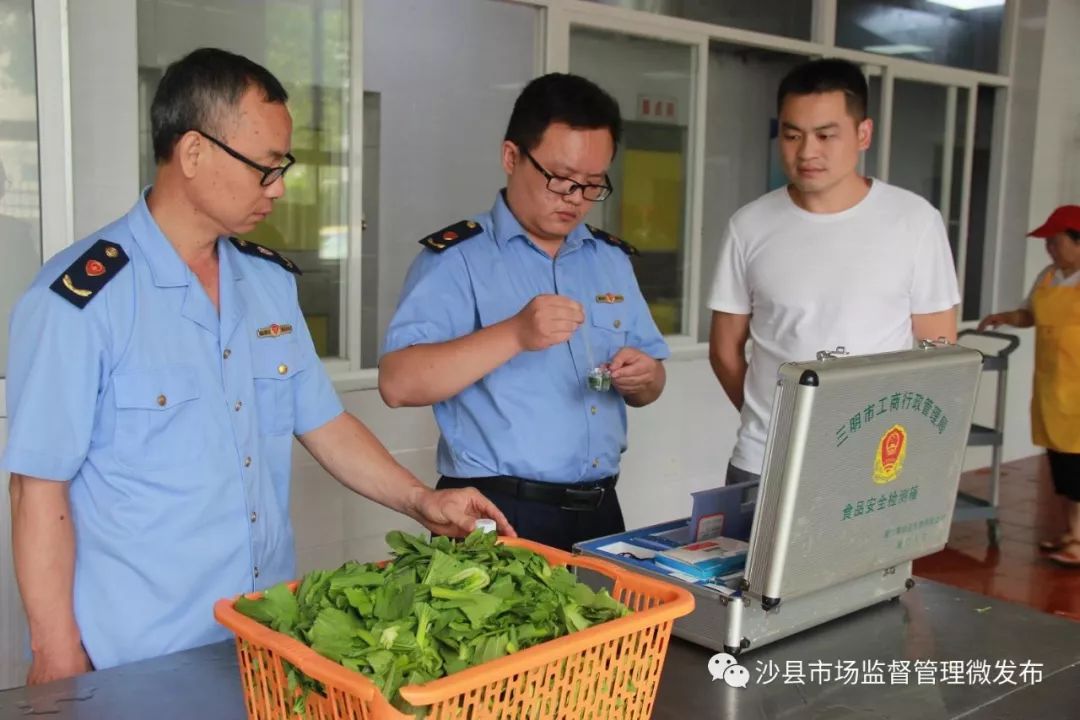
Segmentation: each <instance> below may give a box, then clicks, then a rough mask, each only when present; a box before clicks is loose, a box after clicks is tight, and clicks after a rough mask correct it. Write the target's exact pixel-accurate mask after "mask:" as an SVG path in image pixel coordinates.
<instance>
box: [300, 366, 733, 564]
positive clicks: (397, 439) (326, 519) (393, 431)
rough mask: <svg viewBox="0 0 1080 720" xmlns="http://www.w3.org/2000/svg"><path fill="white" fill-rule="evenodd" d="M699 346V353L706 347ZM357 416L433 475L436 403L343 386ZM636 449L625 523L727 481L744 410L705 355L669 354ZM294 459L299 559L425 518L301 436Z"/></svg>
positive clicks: (312, 559) (360, 553)
mask: <svg viewBox="0 0 1080 720" xmlns="http://www.w3.org/2000/svg"><path fill="white" fill-rule="evenodd" d="M699 354H700V353H699ZM343 399H344V402H345V406H346V409H348V410H349V411H350V412H352V413H353V414H354V415H356V416H357V417H359V418H360V419H361V420H362V421H363V422H364V423H365V424H367V425H368V427H370V428H371V429H372V431H374V432H375V434H376V435H377V436H378V437H379V439H380V440H381V441H382V442H383V443H384V444H385V445H386V446H387V448H388V449H389V450H390V451H391V453H393V455H394V457H395V458H396V459H397V461H398V462H400V463H401V464H402V465H404V466H405V467H406V468H408V469H409V470H410V471H412V472H413V474H415V475H416V476H417V477H419V478H420V479H421V480H423V481H424V482H427V483H429V484H434V483H435V480H436V479H437V475H436V473H435V444H436V442H437V440H438V430H437V428H436V426H435V422H434V419H433V418H432V414H431V410H430V409H426V408H403V409H399V410H390V409H389V408H387V407H386V406H385V405H383V403H382V400H381V399H380V398H379V395H378V392H377V391H375V390H360V391H355V392H349V393H345V394H344V396H343ZM629 416H630V441H629V442H630V449H629V450H628V451H627V453H626V455H625V456H624V459H623V468H622V469H623V472H622V476H621V479H620V481H619V496H620V498H621V500H622V504H623V512H624V513H625V515H626V521H627V524H628V525H630V526H641V525H644V524H646V523H653V522H659V521H661V520H670V519H674V518H677V517H682V516H684V515H687V514H689V512H690V499H689V494H690V492H691V491H692V490H698V489H703V488H706V487H712V486H715V485H718V484H720V483H722V482H723V477H724V471H725V468H726V466H727V459H728V455H729V454H730V449H731V446H732V444H733V443H734V438H735V429H736V427H737V423H738V417H737V415H736V413H735V410H734V409H733V408H732V407H731V406H730V404H729V403H728V401H727V398H726V397H724V395H723V393H722V391H721V390H720V386H719V385H718V384H717V382H716V380H715V379H714V378H713V376H712V371H711V369H710V368H709V364H708V362H707V361H706V360H705V359H704V358H702V357H698V358H696V359H692V360H676V361H671V362H669V366H668V386H667V390H666V391H665V392H664V395H663V396H662V397H661V398H660V400H658V401H657V402H656V403H654V404H653V405H651V406H649V407H647V408H641V409H630V410H629ZM294 457H295V460H294V462H293V495H292V498H293V521H294V523H295V530H296V545H297V556H298V563H299V569H300V570H301V571H306V570H310V569H312V568H315V567H330V566H333V565H335V564H337V563H340V562H342V559H358V560H365V561H366V560H378V559H381V558H383V557H384V556H385V555H386V543H385V541H384V537H385V535H386V533H387V532H388V531H390V530H394V529H401V530H407V531H418V530H420V527H419V526H418V525H417V524H416V523H414V522H412V521H411V520H409V519H407V518H405V517H404V516H402V515H398V514H396V513H394V512H392V511H390V510H387V509H385V508H382V507H380V506H378V505H375V504H374V503H371V502H369V501H367V500H365V499H363V498H361V497H358V496H356V495H354V494H353V493H351V492H350V491H349V490H347V489H345V488H343V487H341V486H340V485H338V484H337V483H336V482H334V481H333V480H332V479H331V478H330V477H329V476H328V475H327V474H326V473H325V472H324V471H323V470H322V469H321V468H320V467H319V466H318V465H316V464H315V463H314V461H312V460H311V458H310V457H309V456H308V455H307V453H306V452H305V451H304V450H303V448H301V447H300V446H299V445H297V447H296V453H295V455H294Z"/></svg>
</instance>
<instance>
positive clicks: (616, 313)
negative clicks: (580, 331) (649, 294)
mask: <svg viewBox="0 0 1080 720" xmlns="http://www.w3.org/2000/svg"><path fill="white" fill-rule="evenodd" d="M589 324H590V325H591V328H590V338H589V340H590V342H592V344H593V348H592V350H593V354H594V357H595V359H596V362H598V363H601V362H610V361H611V359H612V358H613V357H614V356H615V353H617V352H618V351H619V350H621V349H622V348H623V347H624V346H625V345H626V331H627V329H628V327H629V325H630V317H629V313H628V312H627V310H626V303H624V302H623V303H594V304H593V306H592V308H590V309H589Z"/></svg>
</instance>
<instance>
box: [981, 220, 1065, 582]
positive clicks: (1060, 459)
mask: <svg viewBox="0 0 1080 720" xmlns="http://www.w3.org/2000/svg"><path fill="white" fill-rule="evenodd" d="M1030 235H1031V236H1032V237H1039V238H1045V239H1046V252H1047V253H1048V254H1049V255H1050V259H1051V260H1053V264H1051V265H1050V266H1049V267H1047V268H1046V269H1045V270H1043V271H1042V272H1041V273H1040V274H1039V277H1038V278H1037V279H1036V280H1035V285H1034V287H1033V288H1032V290H1031V294H1030V295H1029V296H1028V300H1027V302H1026V303H1025V305H1024V307H1022V308H1020V309H1018V310H1013V311H1012V312H1006V313H995V314H993V315H990V316H988V317H986V318H984V319H983V321H982V322H980V323H979V329H980V330H982V329H984V328H987V327H997V326H999V325H1012V326H1014V327H1031V326H1032V325H1034V326H1035V384H1034V390H1033V392H1032V397H1031V439H1032V442H1033V443H1035V444H1036V445H1039V446H1040V447H1044V448H1046V455H1047V458H1048V459H1049V461H1050V476H1051V477H1052V478H1053V481H1054V490H1055V491H1056V492H1057V494H1058V495H1060V496H1061V497H1062V500H1063V502H1064V504H1065V514H1066V518H1067V530H1066V531H1065V533H1064V534H1062V535H1061V536H1059V537H1056V538H1052V539H1049V540H1044V541H1043V542H1041V543H1039V547H1040V548H1041V549H1042V550H1045V551H1047V552H1050V553H1053V554H1051V555H1050V559H1051V560H1053V561H1054V562H1056V563H1058V564H1059V565H1064V566H1066V567H1072V568H1080V206H1078V205H1065V206H1063V207H1059V208H1058V209H1057V210H1055V211H1054V212H1053V213H1052V214H1051V215H1050V217H1049V219H1047V221H1046V222H1045V223H1043V225H1042V226H1041V227H1039V228H1037V229H1035V230H1033V231H1031V233H1030Z"/></svg>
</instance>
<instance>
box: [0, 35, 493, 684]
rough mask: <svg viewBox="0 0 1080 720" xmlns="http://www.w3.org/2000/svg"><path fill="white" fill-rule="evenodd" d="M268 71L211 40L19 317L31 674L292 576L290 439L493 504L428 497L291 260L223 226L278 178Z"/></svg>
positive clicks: (164, 635)
mask: <svg viewBox="0 0 1080 720" xmlns="http://www.w3.org/2000/svg"><path fill="white" fill-rule="evenodd" d="M285 100H286V95H285V91H284V89H283V88H282V87H281V85H280V83H278V81H277V80H276V79H275V78H274V77H273V76H272V75H270V73H269V72H267V71H266V70H265V69H263V68H262V67H260V66H258V65H256V64H255V63H252V62H250V61H249V60H246V59H244V58H242V57H239V56H236V55H232V54H229V53H225V52H223V51H219V50H200V51H196V52H194V53H192V54H191V55H189V56H188V57H186V58H184V59H182V60H180V61H179V62H177V63H175V64H174V65H173V66H171V67H170V68H169V70H168V71H167V72H166V74H165V76H164V78H163V79H162V81H161V85H160V86H159V88H158V91H157V94H156V96H155V99H154V103H153V107H152V110H151V118H152V123H153V134H154V149H155V154H156V156H157V158H158V173H157V178H156V180H155V183H154V186H153V188H152V189H151V190H150V191H149V192H148V193H144V196H143V197H142V198H140V199H139V201H138V202H137V203H136V204H135V206H134V208H132V210H131V211H130V212H129V213H128V214H127V215H126V216H124V217H123V218H121V219H119V220H117V221H116V222H114V223H112V224H111V225H108V226H107V227H105V228H103V229H102V230H100V231H99V232H96V233H94V234H93V235H92V236H90V237H89V238H87V239H85V240H83V241H81V242H79V243H76V244H75V245H74V246H72V247H71V248H69V249H68V250H66V251H64V252H61V253H60V254H58V255H57V256H56V257H54V258H53V259H52V260H50V261H49V262H48V263H47V264H46V265H45V267H44V268H43V269H42V271H41V274H40V275H39V276H38V278H37V280H36V281H35V282H34V283H33V286H32V287H31V289H30V290H29V291H28V292H27V294H26V295H25V297H24V298H23V299H22V301H21V302H20V303H19V305H18V308H17V310H16V311H15V313H14V315H13V318H12V326H11V337H12V342H11V357H10V361H9V363H8V396H7V400H8V414H9V428H10V433H9V438H8V442H7V446H6V450H5V454H4V458H3V465H4V467H5V468H6V469H8V470H10V471H11V472H12V486H11V491H12V518H13V533H14V554H15V567H16V573H17V576H18V580H19V586H20V590H21V592H22V596H23V601H24V605H25V607H26V611H27V616H28V619H29V624H30V639H31V649H32V651H33V661H32V665H31V668H30V674H29V678H28V682H30V683H37V682H44V681H48V680H51V679H56V678H61V677H66V676H70V675H73V674H77V673H80V672H85V671H87V670H90V669H91V668H92V667H94V666H96V667H97V668H104V667H110V666H113V665H117V664H120V663H124V662H130V661H134V660H139V659H142V658H146V657H151V656H155V655H160V654H164V653H168V652H173V651H177V650H182V649H185V648H189V647H193V646H197V645H201V644H205V643H210V642H213V641H216V640H221V639H224V638H225V637H227V633H226V631H225V630H224V629H223V628H221V627H219V626H217V625H216V624H215V623H214V620H213V617H212V606H213V603H214V601H216V600H218V599H219V598H222V597H227V596H230V595H235V594H238V593H241V592H250V591H252V590H256V589H260V588H263V587H267V586H269V585H272V584H274V583H277V582H280V581H283V580H288V579H290V578H292V577H294V575H295V572H296V569H295V566H294V552H293V533H292V528H291V525H290V522H289V471H290V463H291V458H290V454H291V450H292V438H293V436H294V435H295V436H297V437H298V438H299V439H300V441H301V442H302V443H303V444H304V446H305V447H306V448H307V449H308V450H309V451H310V452H311V453H312V455H313V456H314V457H315V458H316V460H318V461H319V462H320V463H321V464H322V465H323V467H325V468H326V469H327V470H328V471H329V472H330V474H331V475H333V476H334V477H335V478H337V479H338V480H339V481H340V482H342V483H343V484H345V485H346V486H348V487H349V488H351V489H353V490H354V491H356V492H358V493H361V494H363V495H365V496H367V497H369V498H371V499H373V500H375V501H377V502H379V503H382V504H384V505H387V506H389V507H391V508H394V509H396V510H398V511H400V512H403V513H406V514H408V515H409V516H411V517H413V518H415V519H416V520H418V521H419V522H421V523H423V524H424V525H426V526H427V527H429V528H430V529H432V530H433V531H435V532H440V533H448V534H461V533H462V532H465V531H468V530H469V529H471V526H472V524H473V522H474V520H475V519H476V518H477V517H481V516H488V517H495V518H496V519H497V520H498V522H499V525H500V529H501V530H502V531H503V532H512V530H510V528H509V526H507V525H506V522H505V519H504V518H503V517H502V516H501V514H499V512H498V510H497V509H496V508H495V507H494V506H493V505H491V503H490V502H488V501H487V500H486V499H484V498H483V497H482V496H481V495H480V494H479V493H476V492H475V491H468V492H467V493H464V492H456V493H448V492H435V491H433V490H431V489H429V488H427V487H425V486H424V485H423V484H421V483H420V482H419V481H418V480H417V479H416V478H415V477H413V476H412V475H411V474H410V473H409V472H408V471H407V470H405V469H404V468H402V467H401V466H400V465H398V464H397V463H396V462H394V460H393V459H392V458H391V456H390V455H389V453H387V451H386V450H385V449H384V448H383V447H382V445H380V444H379V443H378V441H377V440H376V439H375V438H374V437H373V436H372V435H371V433H370V432H368V430H367V429H366V428H365V427H364V426H363V425H362V424H361V423H360V422H359V421H358V420H356V419H355V418H353V417H352V416H351V415H349V414H347V413H344V412H343V411H342V407H341V403H340V402H339V400H338V398H337V396H336V394H335V393H334V390H333V387H332V386H331V384H330V381H329V379H328V377H327V375H326V372H325V371H324V369H323V366H322V364H321V362H320V360H319V358H318V357H317V356H316V354H315V350H314V347H313V345H312V341H311V338H310V336H309V335H308V330H307V326H306V325H305V323H304V317H303V315H302V314H301V311H300V308H299V306H298V304H297V297H296V279H295V274H296V273H298V269H297V268H296V266H295V265H294V264H293V263H292V261H290V260H288V259H286V258H284V257H282V256H280V255H278V254H277V253H276V252H274V251H272V250H269V249H267V248H264V247H261V246H258V245H254V244H252V243H248V242H245V241H244V240H238V239H236V238H234V237H228V236H230V235H233V234H239V233H243V232H247V231H249V230H251V229H252V228H254V227H255V225H256V224H257V223H258V222H259V221H261V220H262V219H263V218H264V217H265V216H266V215H267V214H268V213H269V212H270V210H271V207H272V205H273V201H274V200H275V199H277V198H278V197H280V196H281V195H282V194H283V192H284V181H283V176H284V174H285V171H286V170H287V169H288V168H289V166H290V165H291V164H292V161H293V159H292V156H291V155H290V154H289V148H290V138H291V131H292V123H291V119H290V117H289V113H288V110H287V109H286V107H285Z"/></svg>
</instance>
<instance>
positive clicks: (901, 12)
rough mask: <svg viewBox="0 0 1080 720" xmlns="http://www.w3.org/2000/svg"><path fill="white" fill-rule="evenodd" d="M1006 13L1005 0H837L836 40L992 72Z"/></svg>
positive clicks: (995, 69) (995, 68)
mask: <svg viewBox="0 0 1080 720" xmlns="http://www.w3.org/2000/svg"><path fill="white" fill-rule="evenodd" d="M755 4H757V3H755ZM1004 14H1005V0H837V4H836V44H837V45H839V46H840V47H846V48H853V49H855V50H866V51H868V52H873V53H880V54H883V55H892V56H896V57H903V58H909V59H912V60H922V61H925V62H930V63H935V64H937V65H949V66H952V67H958V68H965V69H967V70H981V71H983V72H991V73H996V72H998V67H999V58H998V53H999V48H1000V44H1001V26H1002V20H1003V17H1004Z"/></svg>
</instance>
